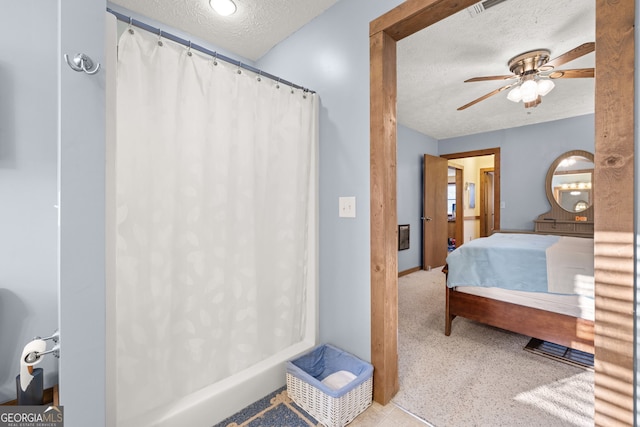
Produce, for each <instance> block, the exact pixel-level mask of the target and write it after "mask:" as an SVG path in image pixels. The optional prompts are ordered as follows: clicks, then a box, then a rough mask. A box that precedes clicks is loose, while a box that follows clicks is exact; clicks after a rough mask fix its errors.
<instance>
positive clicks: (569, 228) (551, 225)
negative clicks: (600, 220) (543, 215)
mask: <svg viewBox="0 0 640 427" xmlns="http://www.w3.org/2000/svg"><path fill="white" fill-rule="evenodd" d="M533 223H534V231H535V232H536V233H541V234H561V235H563V236H572V235H575V236H582V237H593V221H571V220H562V219H560V220H556V219H540V218H538V219H536V220H534V221H533Z"/></svg>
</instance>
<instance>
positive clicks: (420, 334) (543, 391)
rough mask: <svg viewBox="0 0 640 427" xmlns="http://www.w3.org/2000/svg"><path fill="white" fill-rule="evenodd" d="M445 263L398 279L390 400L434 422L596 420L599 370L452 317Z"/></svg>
mask: <svg viewBox="0 0 640 427" xmlns="http://www.w3.org/2000/svg"><path fill="white" fill-rule="evenodd" d="M444 283H445V276H444V274H443V273H442V272H441V271H440V269H432V270H431V271H418V272H415V273H412V274H409V275H406V276H403V277H401V278H400V279H399V284H398V298H399V301H398V305H399V310H398V312H399V318H398V328H399V332H398V353H399V381H400V391H399V392H398V393H397V394H396V396H395V397H394V398H393V399H392V402H393V403H395V404H396V405H398V406H400V407H402V408H403V409H405V410H408V411H409V412H411V413H413V414H415V415H417V416H419V417H420V418H422V419H424V420H426V421H428V422H429V423H431V424H433V425H435V426H436V427H446V426H455V427H464V426H516V425H518V426H542V425H544V426H562V427H566V426H588V425H593V406H594V395H593V393H594V386H593V372H592V371H590V370H587V369H583V368H581V367H577V366H571V365H569V364H565V363H562V362H560V361H556V360H552V359H549V358H547V357H542V356H540V355H537V354H533V353H531V352H529V351H525V350H524V347H525V346H526V345H527V343H528V342H529V339H530V337H525V336H523V335H519V334H515V333H511V332H507V331H504V330H502V329H497V328H493V327H490V326H486V325H483V324H479V323H476V322H473V321H470V320H467V319H463V318H456V319H455V320H454V321H453V327H452V328H453V329H452V333H451V336H449V337H447V336H445V335H444V318H445V313H444V304H445V285H444Z"/></svg>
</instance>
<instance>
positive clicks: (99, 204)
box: [18, 0, 113, 427]
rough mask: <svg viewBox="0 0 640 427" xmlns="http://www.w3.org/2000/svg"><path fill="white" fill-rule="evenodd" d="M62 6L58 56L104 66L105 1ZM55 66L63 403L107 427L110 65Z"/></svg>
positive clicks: (70, 420) (76, 421)
mask: <svg viewBox="0 0 640 427" xmlns="http://www.w3.org/2000/svg"><path fill="white" fill-rule="evenodd" d="M39 3H42V2H39ZM58 7H59V9H58V13H59V15H58V16H59V17H60V21H59V30H58V36H59V42H60V50H59V51H58V52H56V53H55V54H54V55H55V59H56V60H58V61H61V59H62V58H61V57H60V56H62V55H63V54H68V55H70V56H71V57H73V56H74V55H75V54H77V53H79V52H82V53H85V54H86V55H88V56H89V57H91V58H92V59H93V60H94V61H95V62H96V63H100V64H104V63H105V14H106V13H105V8H106V4H105V2H104V0H59V1H58ZM55 16H56V14H53V15H51V16H50V19H53V17H55ZM26 19H29V18H25V20H26ZM22 20H23V19H18V21H22ZM36 34H38V33H36ZM32 36H33V35H32ZM44 38H54V36H53V33H51V34H49V33H46V34H43V33H39V34H38V35H37V36H35V39H36V40H42V39H44ZM58 53H59V54H60V56H58ZM38 62H39V61H38ZM54 64H56V65H58V64H59V67H60V69H59V81H58V83H59V86H58V90H59V94H60V99H59V101H60V104H59V110H58V113H59V117H58V119H59V121H58V131H59V136H58V138H59V140H58V143H59V144H58V145H59V154H58V155H59V157H58V161H59V165H60V166H59V176H58V190H59V193H60V194H59V203H60V219H59V221H60V223H59V224H60V225H59V231H58V232H59V290H58V292H59V293H58V299H59V307H60V314H59V325H60V338H61V350H60V360H59V378H60V404H62V405H64V407H65V411H64V417H65V420H64V421H65V425H67V426H88V425H91V426H96V427H101V426H104V425H105V424H106V417H107V410H106V394H107V393H106V388H107V378H106V377H107V369H106V358H107V352H108V351H111V349H112V348H113V346H109V347H108V346H107V343H106V322H107V319H106V305H107V304H106V302H105V301H106V292H107V288H106V267H105V263H106V258H105V256H106V254H107V251H106V234H107V232H108V231H107V230H106V229H105V224H106V223H105V214H106V212H105V208H106V202H105V195H106V193H105V185H106V177H105V165H106V143H105V142H106V134H105V130H106V128H105V121H106V100H105V85H106V80H107V79H106V77H107V70H106V69H105V67H103V68H102V71H101V72H98V73H96V74H94V75H87V74H85V73H83V72H76V71H73V70H72V69H71V68H70V67H69V66H68V65H67V64H66V63H65V62H64V61H61V62H59V63H58V62H54ZM55 111H56V108H53V109H52V114H53V113H54V112H55Z"/></svg>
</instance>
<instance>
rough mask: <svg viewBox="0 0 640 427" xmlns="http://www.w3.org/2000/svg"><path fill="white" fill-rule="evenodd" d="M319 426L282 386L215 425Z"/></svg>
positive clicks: (227, 426)
mask: <svg viewBox="0 0 640 427" xmlns="http://www.w3.org/2000/svg"><path fill="white" fill-rule="evenodd" d="M283 426H287V427H317V426H322V424H320V423H318V421H316V420H315V419H314V418H313V417H312V416H311V415H309V414H307V413H306V412H305V411H304V410H303V409H301V408H300V407H299V406H298V405H296V404H295V403H294V402H293V401H292V400H291V399H290V398H289V396H288V395H287V389H286V387H282V388H280V389H278V390H276V391H274V392H273V393H271V394H269V395H268V396H265V397H263V398H262V399H260V400H258V401H257V402H255V403H253V404H251V405H249V406H247V407H246V408H244V409H243V410H242V411H240V412H238V413H237V414H235V415H232V416H231V417H229V418H227V419H226V420H224V421H222V422H221V423H218V424H216V425H215V426H214V427H283Z"/></svg>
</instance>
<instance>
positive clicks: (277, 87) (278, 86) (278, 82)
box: [276, 77, 280, 89]
mask: <svg viewBox="0 0 640 427" xmlns="http://www.w3.org/2000/svg"><path fill="white" fill-rule="evenodd" d="M276 89H280V77H278V81H277V82H276Z"/></svg>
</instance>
